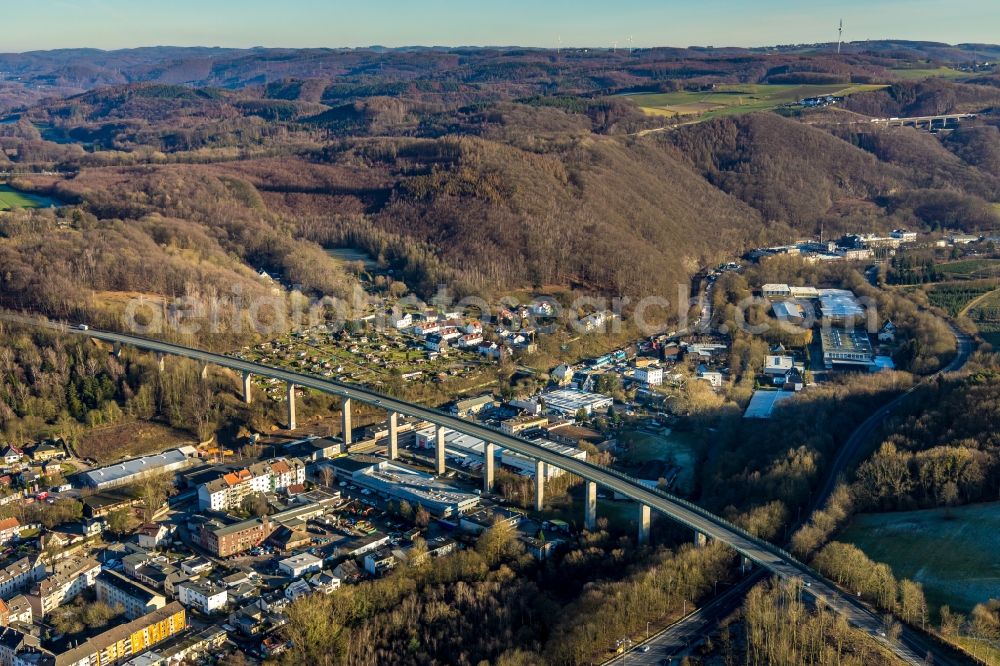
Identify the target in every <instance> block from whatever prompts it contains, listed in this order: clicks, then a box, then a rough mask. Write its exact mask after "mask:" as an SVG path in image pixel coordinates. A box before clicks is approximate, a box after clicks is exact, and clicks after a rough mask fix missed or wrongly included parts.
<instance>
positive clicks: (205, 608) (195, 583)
mask: <svg viewBox="0 0 1000 666" xmlns="http://www.w3.org/2000/svg"><path fill="white" fill-rule="evenodd" d="M176 589H177V600H178V601H180V602H181V604H183V605H184V606H185V607H187V608H194V609H196V610H199V611H201V612H202V613H204V614H206V615H208V614H210V613H214V612H215V611H218V610H222V609H223V608H225V607H226V601H227V600H228V598H229V593H228V592H227V591H226V588H225V587H224V586H222V585H216V584H215V583H212V582H211V581H207V580H190V581H185V582H183V583H181V584H180V585H178V586H177V588H176Z"/></svg>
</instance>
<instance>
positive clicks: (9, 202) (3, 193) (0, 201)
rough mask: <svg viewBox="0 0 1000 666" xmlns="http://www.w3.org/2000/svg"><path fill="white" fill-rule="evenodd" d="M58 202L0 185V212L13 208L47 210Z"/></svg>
mask: <svg viewBox="0 0 1000 666" xmlns="http://www.w3.org/2000/svg"><path fill="white" fill-rule="evenodd" d="M56 205H58V202H57V201H56V200H55V199H50V198H49V197H43V196H39V195H37V194H30V193H28V192H21V191H18V190H15V189H14V188H13V187H11V186H10V185H2V184H0V210H12V209H14V208H47V207H49V206H56Z"/></svg>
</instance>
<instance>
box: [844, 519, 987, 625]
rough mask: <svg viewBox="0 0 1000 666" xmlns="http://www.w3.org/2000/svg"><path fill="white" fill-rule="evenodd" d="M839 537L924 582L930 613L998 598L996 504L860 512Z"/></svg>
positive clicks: (964, 608) (904, 575)
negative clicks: (889, 511) (946, 606)
mask: <svg viewBox="0 0 1000 666" xmlns="http://www.w3.org/2000/svg"><path fill="white" fill-rule="evenodd" d="M838 540H839V541H845V542H848V543H853V544H855V545H856V546H858V547H859V548H861V550H863V551H864V552H865V554H867V555H868V557H870V558H871V559H873V560H875V561H876V562H885V563H886V564H888V565H889V566H890V567H892V570H893V572H894V573H895V575H896V577H897V578H910V579H912V580H915V581H918V582H920V583H922V584H923V586H924V592H925V593H926V595H927V601H928V603H929V604H930V606H931V608H932V609H933V610H932V613H933V615H934V617H936V616H937V609H938V608H939V607H940V606H941V605H942V604H948V605H949V606H951V607H952V608H953V609H956V610H958V611H960V612H963V613H967V612H969V611H970V610H971V609H972V607H973V606H975V605H976V604H977V603H980V602H984V601H986V600H988V599H991V598H993V599H998V598H1000V558H998V557H997V556H996V553H997V552H1000V503H996V502H993V503H989V504H973V505H970V506H964V507H957V508H954V509H950V510H946V509H930V510H926V511H904V512H894V513H876V514H862V515H859V516H857V517H856V518H855V519H854V521H853V522H852V523H851V525H850V527H848V528H847V529H846V530H845V531H844V532H843V534H841V535H840V536H839V537H838Z"/></svg>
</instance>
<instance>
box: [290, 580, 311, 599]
mask: <svg viewBox="0 0 1000 666" xmlns="http://www.w3.org/2000/svg"><path fill="white" fill-rule="evenodd" d="M312 591H313V590H312V588H311V587H310V586H309V583H307V582H306V581H304V580H302V579H301V578H299V579H298V580H294V581H292V582H291V583H289V584H288V587H286V588H285V597H286V598H287V599H288V600H289V601H295V600H296V599H299V598H301V597H304V596H306V595H307V594H310V593H311V592H312Z"/></svg>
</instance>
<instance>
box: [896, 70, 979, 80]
mask: <svg viewBox="0 0 1000 666" xmlns="http://www.w3.org/2000/svg"><path fill="white" fill-rule="evenodd" d="M889 71H890V72H892V74H893V76H895V77H896V78H897V79H907V80H919V79H929V78H932V77H939V78H945V79H958V78H961V77H963V76H969V75H968V74H966V73H965V72H960V71H958V70H957V69H952V68H951V67H936V68H933V69H908V68H907V69H890V70H889Z"/></svg>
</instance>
